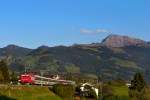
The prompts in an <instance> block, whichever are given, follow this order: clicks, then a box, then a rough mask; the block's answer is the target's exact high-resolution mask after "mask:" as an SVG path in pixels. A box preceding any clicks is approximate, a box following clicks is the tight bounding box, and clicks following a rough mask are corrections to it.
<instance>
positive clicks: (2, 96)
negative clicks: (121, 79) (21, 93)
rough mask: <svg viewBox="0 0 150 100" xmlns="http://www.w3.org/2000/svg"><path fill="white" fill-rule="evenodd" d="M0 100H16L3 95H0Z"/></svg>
mask: <svg viewBox="0 0 150 100" xmlns="http://www.w3.org/2000/svg"><path fill="white" fill-rule="evenodd" d="M0 100H17V99H13V98H10V97H7V96H4V95H0Z"/></svg>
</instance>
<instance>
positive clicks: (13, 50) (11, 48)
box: [0, 45, 32, 57]
mask: <svg viewBox="0 0 150 100" xmlns="http://www.w3.org/2000/svg"><path fill="white" fill-rule="evenodd" d="M30 51H32V49H28V48H24V47H19V46H16V45H8V46H6V47H4V48H1V49H0V56H10V55H11V56H15V57H18V56H25V55H27V54H28V53H29V52H30Z"/></svg>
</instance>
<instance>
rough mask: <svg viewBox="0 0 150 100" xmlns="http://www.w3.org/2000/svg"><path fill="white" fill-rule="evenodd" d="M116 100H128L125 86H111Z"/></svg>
mask: <svg viewBox="0 0 150 100" xmlns="http://www.w3.org/2000/svg"><path fill="white" fill-rule="evenodd" d="M111 88H112V89H113V91H114V92H113V93H114V95H115V96H116V98H117V100H130V98H129V94H128V87H127V86H111Z"/></svg>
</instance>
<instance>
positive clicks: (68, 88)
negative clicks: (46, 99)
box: [53, 84, 75, 100]
mask: <svg viewBox="0 0 150 100" xmlns="http://www.w3.org/2000/svg"><path fill="white" fill-rule="evenodd" d="M53 92H54V93H56V94H57V95H58V96H60V97H62V98H63V99H67V100H72V99H73V96H74V92H75V89H74V86H72V85H63V84H56V85H54V86H53Z"/></svg>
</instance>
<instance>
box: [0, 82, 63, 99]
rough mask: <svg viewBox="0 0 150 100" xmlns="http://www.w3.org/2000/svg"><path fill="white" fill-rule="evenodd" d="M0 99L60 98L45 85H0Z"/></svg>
mask: <svg viewBox="0 0 150 100" xmlns="http://www.w3.org/2000/svg"><path fill="white" fill-rule="evenodd" d="M0 100H62V99H61V98H60V97H58V96H57V95H55V94H54V93H53V92H51V91H50V90H49V89H48V88H47V87H40V86H6V85H5V86H0Z"/></svg>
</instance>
